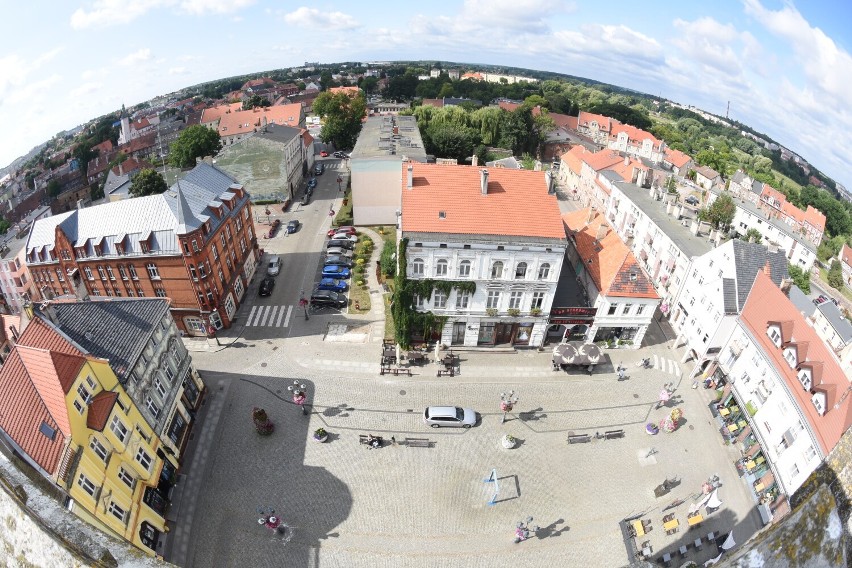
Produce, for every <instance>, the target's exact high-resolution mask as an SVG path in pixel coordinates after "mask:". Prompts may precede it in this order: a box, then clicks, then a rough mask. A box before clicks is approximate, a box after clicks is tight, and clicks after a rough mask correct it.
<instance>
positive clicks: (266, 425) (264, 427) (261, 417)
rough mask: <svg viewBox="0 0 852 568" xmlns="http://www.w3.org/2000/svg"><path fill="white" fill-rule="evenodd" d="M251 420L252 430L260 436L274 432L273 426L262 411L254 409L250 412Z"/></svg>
mask: <svg viewBox="0 0 852 568" xmlns="http://www.w3.org/2000/svg"><path fill="white" fill-rule="evenodd" d="M251 418H252V420H253V421H254V429H255V430H257V433H258V434H260V435H261V436H268V435H269V434H272V432H274V431H275V424H273V423H272V421H270V420H269V416H267V415H266V411H265V410H264V409H262V408H258V407H255V408H254V409H253V410H252V411H251Z"/></svg>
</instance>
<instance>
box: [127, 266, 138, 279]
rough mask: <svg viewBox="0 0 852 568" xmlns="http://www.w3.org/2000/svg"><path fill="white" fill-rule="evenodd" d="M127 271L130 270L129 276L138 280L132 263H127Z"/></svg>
mask: <svg viewBox="0 0 852 568" xmlns="http://www.w3.org/2000/svg"><path fill="white" fill-rule="evenodd" d="M127 271H128V272H130V277H131V278H133V279H134V280H138V279H139V276H138V275H137V274H136V267H135V266H133V265H132V264H128V265H127Z"/></svg>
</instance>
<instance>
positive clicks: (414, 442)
mask: <svg viewBox="0 0 852 568" xmlns="http://www.w3.org/2000/svg"><path fill="white" fill-rule="evenodd" d="M405 445H406V446H409V447H411V448H431V447H432V440H430V439H428V438H406V439H405Z"/></svg>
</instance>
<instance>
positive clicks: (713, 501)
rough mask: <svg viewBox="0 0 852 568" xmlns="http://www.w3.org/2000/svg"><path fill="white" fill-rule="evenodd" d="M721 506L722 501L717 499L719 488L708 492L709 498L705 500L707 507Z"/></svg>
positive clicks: (715, 507) (716, 507)
mask: <svg viewBox="0 0 852 568" xmlns="http://www.w3.org/2000/svg"><path fill="white" fill-rule="evenodd" d="M721 506H722V502H721V501H719V490H718V489H714V490H713V493H711V494H710V498H709V499H708V500H707V507H708V508H709V509H718V508H719V507H721Z"/></svg>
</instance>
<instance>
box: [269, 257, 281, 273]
mask: <svg viewBox="0 0 852 568" xmlns="http://www.w3.org/2000/svg"><path fill="white" fill-rule="evenodd" d="M279 272H281V258H280V257H278V256H273V257H272V258H270V259H269V265H267V267H266V273H267V274H268V275H269V276H278V273H279Z"/></svg>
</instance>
